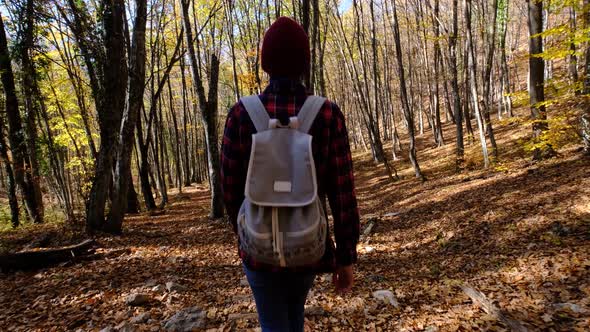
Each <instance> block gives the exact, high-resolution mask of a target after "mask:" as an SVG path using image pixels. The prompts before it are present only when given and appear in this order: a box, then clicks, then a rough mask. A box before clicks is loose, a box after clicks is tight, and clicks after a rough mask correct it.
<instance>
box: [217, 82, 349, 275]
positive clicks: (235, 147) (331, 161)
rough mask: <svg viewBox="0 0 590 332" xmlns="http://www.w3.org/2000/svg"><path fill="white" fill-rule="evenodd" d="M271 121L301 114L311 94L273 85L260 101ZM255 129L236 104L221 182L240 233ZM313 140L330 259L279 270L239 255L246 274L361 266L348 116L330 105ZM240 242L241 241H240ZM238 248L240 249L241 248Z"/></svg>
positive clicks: (299, 88) (225, 144)
mask: <svg viewBox="0 0 590 332" xmlns="http://www.w3.org/2000/svg"><path fill="white" fill-rule="evenodd" d="M259 97H260V100H261V101H262V103H263V104H264V105H265V107H266V110H267V111H268V113H269V116H270V117H271V118H278V119H283V118H285V117H286V118H288V117H290V116H294V115H296V114H297V112H298V111H299V109H300V108H301V106H302V105H303V103H304V102H305V99H306V98H307V93H306V91H305V87H304V86H303V85H301V84H299V83H295V82H292V81H285V80H271V82H270V84H269V86H268V87H267V88H266V89H265V90H264V92H263V93H262V94H261V95H260V96H259ZM255 132H256V129H255V127H254V124H253V123H252V121H251V120H250V117H249V116H248V113H247V111H246V109H245V108H244V106H243V105H242V103H240V102H238V103H237V104H235V105H234V106H233V107H232V108H231V109H230V110H229V113H228V115H227V121H226V124H225V131H224V135H223V143H222V155H221V181H222V189H223V198H224V201H225V206H226V209H227V212H228V215H229V218H230V220H231V223H232V227H233V230H234V232H236V227H237V226H236V222H237V215H238V211H239V209H240V206H241V204H242V201H243V200H244V187H245V184H246V174H247V170H248V162H249V159H250V151H251V144H252V134H253V133H255ZM309 134H311V135H312V136H313V140H312V153H313V157H314V161H315V167H316V172H317V180H318V190H319V194H320V197H323V195H325V196H327V198H328V202H329V204H330V209H331V212H332V216H333V219H334V221H333V232H334V235H335V239H336V246H335V247H334V243H333V242H332V239H331V236H330V235H329V234H328V237H327V239H326V253H325V255H324V257H323V258H322V260H321V261H320V262H318V263H317V264H314V265H311V266H305V267H301V268H297V269H294V268H290V269H289V268H280V267H273V266H269V265H266V264H263V263H260V262H257V261H256V260H255V259H254V258H252V257H249V256H248V255H247V254H246V253H245V252H243V251H241V250H239V249H238V253H239V255H240V257H241V258H242V261H243V262H244V264H246V266H248V268H250V269H253V270H266V271H284V270H288V271H316V272H331V271H333V270H334V268H335V267H336V266H346V265H350V264H352V263H355V262H356V260H357V252H356V245H357V242H358V238H359V213H358V207H357V201H356V195H355V190H354V177H353V173H352V170H353V169H352V158H351V153H350V145H349V142H348V133H347V130H346V126H345V121H344V115H343V114H342V112H341V111H340V108H339V107H338V105H336V104H335V103H332V102H330V101H326V102H325V103H324V105H323V106H322V108H321V110H320V112H319V113H318V115H317V117H316V119H315V121H314V123H313V125H312V127H311V129H310V132H309ZM238 241H239V240H238ZM238 248H239V246H238Z"/></svg>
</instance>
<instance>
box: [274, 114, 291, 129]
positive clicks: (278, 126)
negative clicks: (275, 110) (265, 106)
mask: <svg viewBox="0 0 590 332" xmlns="http://www.w3.org/2000/svg"><path fill="white" fill-rule="evenodd" d="M268 128H269V129H276V128H289V129H298V128H299V119H297V117H296V116H292V117H290V118H289V123H288V124H287V125H283V124H282V123H281V122H280V121H279V120H278V119H270V120H268Z"/></svg>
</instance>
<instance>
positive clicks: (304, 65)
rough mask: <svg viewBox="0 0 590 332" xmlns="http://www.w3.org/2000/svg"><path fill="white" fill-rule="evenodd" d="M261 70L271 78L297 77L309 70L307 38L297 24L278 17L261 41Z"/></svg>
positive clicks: (286, 18) (288, 19)
mask: <svg viewBox="0 0 590 332" xmlns="http://www.w3.org/2000/svg"><path fill="white" fill-rule="evenodd" d="M261 53H262V54H261V64H262V69H263V70H264V71H265V72H267V73H268V74H269V75H270V76H271V77H299V76H301V75H302V74H303V73H304V72H305V71H307V70H309V61H310V51H309V38H308V37H307V34H306V33H305V30H303V27H302V26H301V25H299V23H297V22H295V21H294V20H292V19H290V18H288V17H280V18H279V19H277V20H276V21H275V22H274V23H273V24H272V25H271V26H270V28H268V30H267V31H266V34H265V35H264V40H263V41H262V51H261Z"/></svg>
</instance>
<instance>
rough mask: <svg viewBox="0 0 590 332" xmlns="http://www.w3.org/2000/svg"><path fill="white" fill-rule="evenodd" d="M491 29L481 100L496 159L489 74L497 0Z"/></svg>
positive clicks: (491, 64) (494, 36)
mask: <svg viewBox="0 0 590 332" xmlns="http://www.w3.org/2000/svg"><path fill="white" fill-rule="evenodd" d="M492 10H493V14H492V17H493V18H492V22H491V24H492V31H491V33H490V34H489V39H490V40H489V41H488V44H489V45H488V51H487V59H486V64H485V71H484V78H483V79H484V93H483V100H484V103H483V104H484V112H483V113H484V118H485V122H486V132H487V134H488V135H489V137H490V144H491V145H492V155H493V156H494V158H495V159H498V145H497V144H496V137H495V136H494V128H493V126H492V119H491V116H490V109H491V108H492V106H491V105H492V101H491V92H490V91H491V75H492V68H493V65H494V52H495V50H496V31H497V30H496V26H497V24H496V22H497V18H498V0H494V1H493V3H492Z"/></svg>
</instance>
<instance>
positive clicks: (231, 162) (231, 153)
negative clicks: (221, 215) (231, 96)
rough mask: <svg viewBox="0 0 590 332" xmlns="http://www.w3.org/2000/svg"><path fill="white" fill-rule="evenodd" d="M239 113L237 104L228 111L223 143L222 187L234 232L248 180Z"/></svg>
mask: <svg viewBox="0 0 590 332" xmlns="http://www.w3.org/2000/svg"><path fill="white" fill-rule="evenodd" d="M238 114H239V105H237V104H236V105H235V106H234V107H232V108H231V109H230V111H229V112H228V115H227V120H226V122H225V129H224V132H223V140H222V144H221V189H222V192H223V200H224V203H225V209H226V211H227V214H228V216H229V219H230V222H231V224H232V228H233V230H234V232H237V217H238V212H239V209H240V205H241V204H242V201H243V200H244V184H245V182H246V181H245V179H244V177H245V174H246V171H245V170H244V169H243V168H244V167H243V162H242V161H243V160H244V156H243V151H242V150H243V149H242V144H241V142H240V121H239V116H238Z"/></svg>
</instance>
